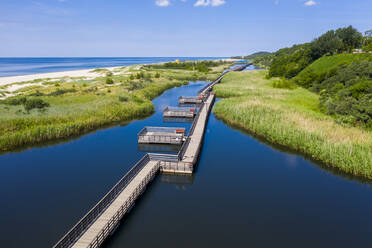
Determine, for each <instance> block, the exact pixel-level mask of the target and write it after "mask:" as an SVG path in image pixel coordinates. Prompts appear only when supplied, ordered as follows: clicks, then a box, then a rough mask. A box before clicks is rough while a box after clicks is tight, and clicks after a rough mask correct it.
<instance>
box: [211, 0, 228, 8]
mask: <svg viewBox="0 0 372 248" xmlns="http://www.w3.org/2000/svg"><path fill="white" fill-rule="evenodd" d="M225 3H226V2H225V0H212V6H214V7H216V6H220V5H224V4H225Z"/></svg>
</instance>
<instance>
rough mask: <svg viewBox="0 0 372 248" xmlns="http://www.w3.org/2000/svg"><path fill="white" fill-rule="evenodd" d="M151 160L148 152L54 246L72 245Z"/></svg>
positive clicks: (62, 247)
mask: <svg viewBox="0 0 372 248" xmlns="http://www.w3.org/2000/svg"><path fill="white" fill-rule="evenodd" d="M149 161H150V156H149V155H147V154H146V155H145V156H144V157H143V158H142V159H141V160H140V161H138V163H136V165H135V166H133V168H132V169H131V170H130V171H129V172H128V173H127V174H125V176H124V177H122V178H121V179H120V181H119V182H118V183H117V184H116V185H115V186H114V187H113V188H112V189H111V190H110V191H109V192H108V193H107V194H106V195H105V196H104V197H103V198H102V199H101V200H100V201H99V202H98V203H97V204H96V205H95V206H94V207H93V208H92V209H91V210H90V211H89V212H88V213H87V214H86V215H85V216H84V217H83V218H82V219H81V220H80V221H79V222H78V223H77V224H76V225H75V226H74V227H73V228H72V229H71V230H70V231H69V232H68V233H67V234H66V235H65V236H64V237H63V238H62V239H60V241H58V243H57V244H56V245H54V246H53V248H68V247H71V246H72V245H73V244H74V243H75V242H76V240H77V239H78V238H79V237H80V236H81V235H82V234H83V233H84V232H85V231H86V230H87V229H88V227H89V226H90V225H91V224H92V223H93V222H94V221H95V220H96V219H97V218H98V217H99V216H100V215H101V214H102V213H103V211H104V210H105V209H106V208H107V207H108V206H109V205H110V204H111V202H112V201H113V200H115V199H116V197H117V196H118V195H119V194H120V193H121V192H122V191H123V190H124V188H125V187H126V186H127V185H128V184H129V183H130V182H131V181H132V179H133V178H134V177H135V176H136V175H137V174H138V172H139V171H141V170H142V169H143V167H144V166H145V165H146V164H147V163H148V162H149Z"/></svg>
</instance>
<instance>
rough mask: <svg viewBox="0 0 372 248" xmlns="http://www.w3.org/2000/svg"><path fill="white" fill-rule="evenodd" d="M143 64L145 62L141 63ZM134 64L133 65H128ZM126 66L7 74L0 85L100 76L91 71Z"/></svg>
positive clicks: (0, 81)
mask: <svg viewBox="0 0 372 248" xmlns="http://www.w3.org/2000/svg"><path fill="white" fill-rule="evenodd" d="M141 65H145V64H141ZM128 66H134V65H128ZM128 66H116V67H105V68H92V69H79V70H72V71H60V72H46V73H35V74H28V75H19V76H9V77H0V87H1V86H6V85H8V84H13V83H21V82H28V81H33V80H38V79H46V78H51V79H53V78H62V77H94V78H96V77H100V76H102V73H97V72H92V71H94V70H96V69H103V70H110V71H113V70H115V69H118V68H123V67H128Z"/></svg>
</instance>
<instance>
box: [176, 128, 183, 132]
mask: <svg viewBox="0 0 372 248" xmlns="http://www.w3.org/2000/svg"><path fill="white" fill-rule="evenodd" d="M176 133H185V129H184V128H179V129H176Z"/></svg>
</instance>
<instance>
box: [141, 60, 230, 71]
mask: <svg viewBox="0 0 372 248" xmlns="http://www.w3.org/2000/svg"><path fill="white" fill-rule="evenodd" d="M221 64H222V65H223V64H228V62H223V61H207V60H206V61H193V62H168V63H162V64H153V65H147V66H146V67H148V68H154V69H180V70H189V71H198V72H209V71H212V70H213V67H216V66H220V65H221Z"/></svg>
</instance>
